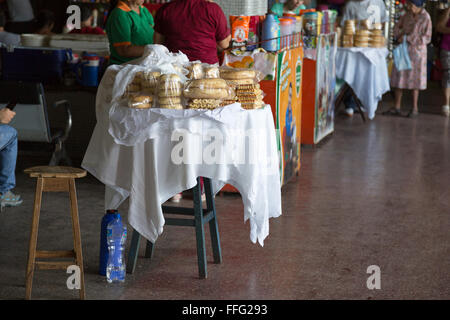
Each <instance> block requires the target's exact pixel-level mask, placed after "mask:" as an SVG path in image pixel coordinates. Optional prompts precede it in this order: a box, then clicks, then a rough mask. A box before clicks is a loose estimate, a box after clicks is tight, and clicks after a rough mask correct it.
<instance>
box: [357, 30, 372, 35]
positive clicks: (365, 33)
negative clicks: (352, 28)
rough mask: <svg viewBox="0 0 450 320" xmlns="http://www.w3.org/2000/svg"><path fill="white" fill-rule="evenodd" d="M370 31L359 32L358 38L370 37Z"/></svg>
mask: <svg viewBox="0 0 450 320" xmlns="http://www.w3.org/2000/svg"><path fill="white" fill-rule="evenodd" d="M369 35H370V31H369V30H357V31H356V36H369Z"/></svg>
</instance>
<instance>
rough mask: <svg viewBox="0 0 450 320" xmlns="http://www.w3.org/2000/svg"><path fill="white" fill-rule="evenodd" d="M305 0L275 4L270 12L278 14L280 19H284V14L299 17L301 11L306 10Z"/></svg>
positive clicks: (292, 0) (291, 0)
mask: <svg viewBox="0 0 450 320" xmlns="http://www.w3.org/2000/svg"><path fill="white" fill-rule="evenodd" d="M304 2H305V1H304V0H287V1H286V2H285V3H279V2H278V3H275V4H274V5H273V6H272V8H270V12H271V13H273V14H276V15H277V16H278V17H282V16H283V15H284V13H293V14H296V15H298V14H299V13H300V10H304V9H306V7H305V5H304V4H303V3H304Z"/></svg>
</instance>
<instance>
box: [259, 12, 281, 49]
mask: <svg viewBox="0 0 450 320" xmlns="http://www.w3.org/2000/svg"><path fill="white" fill-rule="evenodd" d="M280 36H281V29H280V20H278V17H277V16H276V15H274V14H268V15H267V16H266V19H265V20H264V22H263V26H262V33H261V40H262V44H261V47H262V48H263V49H264V50H266V51H268V52H275V51H278V50H279V49H280ZM269 39H273V40H269Z"/></svg>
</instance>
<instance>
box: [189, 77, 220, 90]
mask: <svg viewBox="0 0 450 320" xmlns="http://www.w3.org/2000/svg"><path fill="white" fill-rule="evenodd" d="M190 88H200V89H227V88H228V85H227V82H226V81H225V80H223V79H200V80H191V81H190V82H189V84H188V85H187V88H186V90H189V89H190Z"/></svg>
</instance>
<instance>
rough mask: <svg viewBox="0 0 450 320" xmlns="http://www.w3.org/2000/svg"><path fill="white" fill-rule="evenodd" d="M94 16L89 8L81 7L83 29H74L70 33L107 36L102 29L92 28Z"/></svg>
mask: <svg viewBox="0 0 450 320" xmlns="http://www.w3.org/2000/svg"><path fill="white" fill-rule="evenodd" d="M93 21H94V16H93V14H92V10H91V9H89V8H88V7H81V29H73V30H72V31H70V33H82V34H101V35H103V34H105V31H103V29H102V28H99V27H92V24H93Z"/></svg>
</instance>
